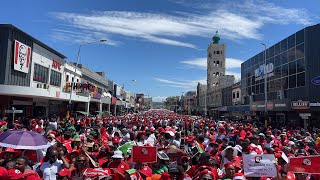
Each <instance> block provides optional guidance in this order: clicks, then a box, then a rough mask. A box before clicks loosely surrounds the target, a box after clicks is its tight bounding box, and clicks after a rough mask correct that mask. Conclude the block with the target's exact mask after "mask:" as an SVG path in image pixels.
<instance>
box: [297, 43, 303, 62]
mask: <svg viewBox="0 0 320 180" xmlns="http://www.w3.org/2000/svg"><path fill="white" fill-rule="evenodd" d="M296 58H297V59H300V58H304V43H303V44H300V45H298V46H296Z"/></svg>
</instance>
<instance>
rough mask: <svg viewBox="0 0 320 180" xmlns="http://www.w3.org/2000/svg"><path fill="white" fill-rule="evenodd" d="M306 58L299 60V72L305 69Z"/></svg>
mask: <svg viewBox="0 0 320 180" xmlns="http://www.w3.org/2000/svg"><path fill="white" fill-rule="evenodd" d="M305 68H306V67H305V63H304V58H302V59H299V60H297V73H300V72H303V71H305V70H306V69H305Z"/></svg>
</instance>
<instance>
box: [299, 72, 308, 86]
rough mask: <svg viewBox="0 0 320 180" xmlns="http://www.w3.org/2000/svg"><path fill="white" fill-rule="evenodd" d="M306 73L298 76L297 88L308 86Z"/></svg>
mask: <svg viewBox="0 0 320 180" xmlns="http://www.w3.org/2000/svg"><path fill="white" fill-rule="evenodd" d="M305 76H306V73H305V72H303V73H300V74H297V87H301V86H305V85H306V77H305Z"/></svg>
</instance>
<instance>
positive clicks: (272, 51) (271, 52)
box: [268, 46, 274, 58]
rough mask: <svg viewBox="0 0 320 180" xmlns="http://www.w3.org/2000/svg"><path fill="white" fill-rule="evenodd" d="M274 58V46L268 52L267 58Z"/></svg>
mask: <svg viewBox="0 0 320 180" xmlns="http://www.w3.org/2000/svg"><path fill="white" fill-rule="evenodd" d="M273 56H274V46H272V47H270V48H269V50H268V58H271V57H273Z"/></svg>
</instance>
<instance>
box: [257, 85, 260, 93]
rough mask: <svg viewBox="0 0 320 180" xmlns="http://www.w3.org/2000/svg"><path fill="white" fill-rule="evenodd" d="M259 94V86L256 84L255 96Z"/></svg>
mask: <svg viewBox="0 0 320 180" xmlns="http://www.w3.org/2000/svg"><path fill="white" fill-rule="evenodd" d="M259 93H260V85H259V84H257V85H256V94H259Z"/></svg>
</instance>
